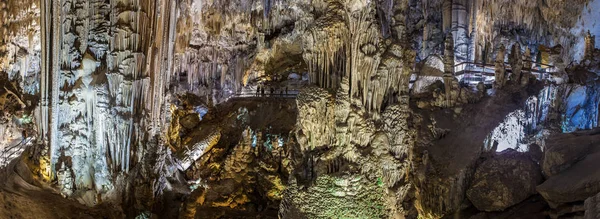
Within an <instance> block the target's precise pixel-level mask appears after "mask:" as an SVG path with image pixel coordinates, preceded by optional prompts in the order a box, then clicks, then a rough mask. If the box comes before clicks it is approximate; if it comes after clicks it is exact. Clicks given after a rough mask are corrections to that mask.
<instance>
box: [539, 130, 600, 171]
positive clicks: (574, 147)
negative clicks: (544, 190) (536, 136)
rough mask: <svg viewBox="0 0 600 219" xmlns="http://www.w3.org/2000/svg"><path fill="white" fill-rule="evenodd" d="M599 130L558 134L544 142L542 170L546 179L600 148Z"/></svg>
mask: <svg viewBox="0 0 600 219" xmlns="http://www.w3.org/2000/svg"><path fill="white" fill-rule="evenodd" d="M597 142H600V129H598V130H591V131H580V132H574V133H568V134H559V135H555V136H553V137H551V138H550V139H548V140H547V141H546V150H545V151H544V157H543V162H542V170H543V171H544V174H545V175H546V176H547V177H551V176H554V175H556V174H558V173H560V172H562V171H564V170H566V169H568V168H569V167H571V166H572V165H573V164H575V163H576V162H578V161H580V160H582V159H583V158H585V156H586V155H588V154H590V152H592V151H593V150H595V149H596V148H597V146H600V145H599V144H598V143H597Z"/></svg>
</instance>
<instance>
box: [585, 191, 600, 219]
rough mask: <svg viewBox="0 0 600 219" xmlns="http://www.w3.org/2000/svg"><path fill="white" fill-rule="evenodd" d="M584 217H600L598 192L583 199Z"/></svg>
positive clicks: (586, 218)
mask: <svg viewBox="0 0 600 219" xmlns="http://www.w3.org/2000/svg"><path fill="white" fill-rule="evenodd" d="M584 206H585V216H584V218H585V219H596V218H600V193H598V194H596V195H594V196H592V197H589V198H587V199H586V200H585V204H584Z"/></svg>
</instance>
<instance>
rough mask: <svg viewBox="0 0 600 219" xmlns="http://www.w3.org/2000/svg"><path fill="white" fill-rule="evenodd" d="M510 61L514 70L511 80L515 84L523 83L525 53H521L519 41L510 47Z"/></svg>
mask: <svg viewBox="0 0 600 219" xmlns="http://www.w3.org/2000/svg"><path fill="white" fill-rule="evenodd" d="M510 50H511V51H510V54H509V58H508V62H509V64H510V68H511V70H512V75H511V77H512V79H511V81H512V82H514V83H515V84H519V83H521V70H522V69H523V55H522V54H521V45H520V44H519V43H515V44H513V46H512V48H511V49H510Z"/></svg>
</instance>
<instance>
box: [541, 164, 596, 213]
mask: <svg viewBox="0 0 600 219" xmlns="http://www.w3.org/2000/svg"><path fill="white" fill-rule="evenodd" d="M599 161H600V153H594V154H590V155H588V156H586V157H585V158H584V159H583V160H581V161H579V162H577V163H575V164H574V165H572V166H571V167H570V168H569V169H567V170H565V171H563V172H561V173H559V174H556V175H554V176H552V177H550V178H548V180H546V181H545V182H544V183H542V184H541V185H539V186H538V187H537V191H538V192H539V193H540V194H541V195H542V196H543V197H544V198H545V199H546V200H547V201H548V202H550V203H551V204H560V203H569V202H575V201H583V200H585V199H586V198H588V197H590V196H593V195H595V194H596V193H598V192H600V172H599V171H597V170H596V169H595V168H592V167H596V166H598V165H600V163H599Z"/></svg>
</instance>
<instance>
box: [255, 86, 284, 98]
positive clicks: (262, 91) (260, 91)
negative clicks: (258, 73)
mask: <svg viewBox="0 0 600 219" xmlns="http://www.w3.org/2000/svg"><path fill="white" fill-rule="evenodd" d="M269 91H270V92H271V93H270V95H271V96H273V95H277V91H279V96H283V92H284V89H280V90H275V88H273V87H271V88H269ZM285 95H288V88H287V87H285ZM256 96H257V97H258V96H261V97H262V96H265V87H263V86H258V87H257V88H256Z"/></svg>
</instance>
